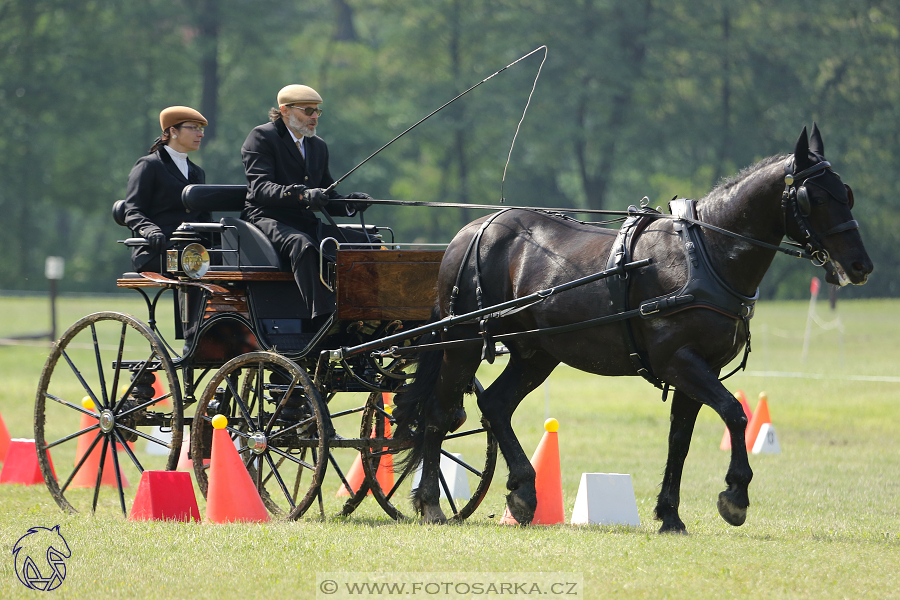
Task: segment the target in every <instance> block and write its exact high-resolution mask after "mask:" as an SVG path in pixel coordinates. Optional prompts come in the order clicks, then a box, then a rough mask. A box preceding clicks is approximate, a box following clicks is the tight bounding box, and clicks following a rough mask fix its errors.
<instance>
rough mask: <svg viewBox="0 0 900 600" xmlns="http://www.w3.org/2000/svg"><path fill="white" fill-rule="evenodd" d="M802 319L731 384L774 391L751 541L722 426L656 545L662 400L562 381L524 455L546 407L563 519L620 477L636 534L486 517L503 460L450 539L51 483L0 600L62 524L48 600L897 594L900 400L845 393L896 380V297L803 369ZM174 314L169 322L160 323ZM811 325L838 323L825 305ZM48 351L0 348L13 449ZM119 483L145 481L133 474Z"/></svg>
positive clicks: (5, 325)
mask: <svg viewBox="0 0 900 600" xmlns="http://www.w3.org/2000/svg"><path fill="white" fill-rule="evenodd" d="M807 306H808V305H807V303H805V302H791V303H761V304H760V305H759V306H758V309H757V316H756V318H755V319H754V321H753V323H752V329H753V334H754V337H753V348H754V352H753V354H752V355H751V359H750V365H749V369H748V373H739V374H738V375H735V376H734V377H733V378H732V379H731V380H729V381H728V382H727V385H728V387H729V389H732V390H738V389H741V390H743V391H744V392H745V393H746V395H747V397H748V400H749V401H750V404H751V406H752V407H755V406H756V402H757V396H758V394H759V392H761V391H765V392H767V394H768V398H769V408H770V412H771V415H772V420H773V422H774V424H775V427H776V431H777V434H778V438H779V442H780V444H781V448H782V451H783V453H782V454H781V455H777V456H771V455H768V456H767V455H762V456H751V459H750V461H751V465H752V467H753V469H754V480H753V483H752V484H751V487H750V499H751V507H750V510H749V514H748V518H747V522H746V523H745V524H744V525H743V526H742V527H739V528H734V527H730V526H729V525H727V524H725V522H724V521H722V519H721V518H720V517H719V516H718V513H717V512H716V508H715V501H716V496H717V494H718V492H719V491H721V490H722V489H723V487H724V482H723V478H724V475H725V470H726V468H727V464H728V454H727V453H725V452H722V451H720V450H719V442H720V440H721V438H722V433H723V431H724V426H723V424H722V423H721V421H720V420H719V419H718V417H717V416H716V415H715V414H714V413H713V412H712V411H711V410H710V409H708V408H704V409H703V410H701V412H700V416H699V418H698V422H697V426H696V428H695V432H694V438H693V443H692V449H691V454H690V455H689V457H688V460H687V463H686V467H685V474H684V480H683V484H682V504H681V506H682V508H681V516H682V519H683V520H684V522H685V523H686V525H687V527H688V530H689V532H690V533H691V535H689V536H686V537H685V536H677V537H673V536H659V535H657V534H656V533H655V531H656V528H657V524H656V523H655V522H654V521H652V511H653V506H654V502H655V496H656V494H657V493H658V489H659V487H658V486H659V482H660V480H661V475H662V470H663V467H664V464H665V457H666V440H667V432H668V409H669V407H668V405H663V404H662V403H661V402H660V399H659V393H658V391H656V390H655V389H654V388H652V387H650V386H649V385H648V384H646V383H644V382H643V381H642V380H640V379H639V378H599V377H593V376H589V375H586V374H583V373H580V372H577V371H574V370H573V369H570V368H567V367H560V368H559V369H557V371H556V372H554V374H553V375H552V377H551V378H550V380H549V381H548V383H547V385H546V387H542V388H540V389H538V390H537V391H535V392H534V393H533V394H532V395H531V396H529V397H528V398H526V399H525V400H524V401H523V403H522V405H521V406H520V408H519V410H518V411H517V413H516V414H515V417H514V426H515V428H516V431H517V432H518V434H519V438H520V440H521V442H522V446H523V447H524V448H525V449H526V452H528V453H529V454H530V453H531V452H532V451H533V449H534V448H535V447H536V446H537V443H538V442H539V440H540V438H541V435H542V432H543V428H542V424H543V421H544V418H545V413H546V410H547V408H546V407H547V405H549V413H550V414H551V416H554V417H556V418H558V419H559V421H560V423H561V427H560V431H559V440H560V453H561V456H562V477H563V492H564V497H565V505H566V515H567V517H569V516H571V511H572V506H573V504H574V501H575V495H576V492H577V488H578V482H579V479H580V476H581V473H583V472H615V473H630V474H631V476H632V481H633V484H634V491H635V496H636V499H637V507H638V513H639V515H640V518H641V526H640V527H636V528H631V527H573V526H557V527H531V528H508V527H502V526H499V525H497V523H496V521H497V518H496V517H495V518H490V517H489V515H492V514H493V515H496V516H497V517H499V515H500V513H501V512H502V510H503V495H504V494H503V490H504V483H505V475H506V473H505V471H506V469H505V464H504V463H503V462H502V461H501V462H500V464H499V465H498V469H497V474H496V475H495V478H494V483H493V485H492V488H491V491H490V493H489V495H488V497H487V498H486V500H485V502H484V503H483V504H482V507H481V508H480V509H479V510H478V511H477V512H476V513H475V515H473V517H472V518H471V519H470V520H468V521H467V522H465V523H463V524H461V525H455V526H446V527H436V526H421V525H418V524H415V523H395V522H393V521H391V520H389V519H387V518H386V517H385V515H384V513H383V512H382V511H381V510H380V509H379V507H378V506H377V504H376V503H375V502H374V500H372V499H368V500H366V501H365V502H364V503H363V505H362V506H361V507H360V509H359V510H358V511H357V512H356V513H354V514H353V515H352V516H351V517H350V518H348V519H345V520H335V519H330V520H328V521H325V522H316V521H310V520H306V521H303V522H272V523H269V524H265V525H211V524H205V523H204V524H190V525H188V524H176V523H129V522H126V521H124V520H123V519H122V518H121V516H116V515H115V512H114V510H111V511H110V512H109V513H106V512H104V513H103V514H101V515H98V516H94V517H92V516H89V515H83V514H79V515H74V516H69V515H64V514H62V513H61V512H60V511H59V510H58V508H57V507H56V504H55V503H54V502H53V500H52V499H51V497H50V495H49V494H48V493H47V491H46V489H45V488H44V487H43V486H33V487H21V486H2V487H0V538H2V545H3V547H4V548H5V549H6V550H5V553H6V556H7V558H6V559H0V598H25V597H31V596H32V595H33V592H30V591H28V590H26V589H25V588H24V587H23V586H22V585H21V584H20V583H19V582H18V581H17V579H16V577H15V573H14V569H13V563H12V556H11V554H10V550H11V548H12V546H13V544H14V543H15V542H16V540H17V539H18V538H19V537H20V536H21V535H23V534H24V533H25V531H26V530H27V529H28V528H29V527H32V526H43V527H52V526H53V525H56V524H59V525H60V526H61V530H62V532H63V533H64V535H65V537H66V539H67V540H68V541H69V544H70V547H71V548H72V550H73V556H72V558H71V559H70V560H69V561H68V562H67V566H68V576H67V578H66V581H65V583H64V584H63V585H62V586H61V587H60V588H59V589H57V590H56V591H55V592H54V593H55V594H56V595H57V596H59V597H72V598H82V597H85V598H86V597H116V598H186V597H191V598H229V597H263V596H265V597H267V598H309V597H313V596H314V595H315V593H316V590H315V581H316V573H317V572H319V573H321V572H336V571H383V572H387V573H388V574H390V573H405V572H410V571H414V572H422V571H426V572H433V571H443V572H452V571H465V572H476V571H488V572H500V571H503V572H510V571H518V572H534V571H541V572H564V573H581V574H583V578H584V597H587V598H606V597H623V598H722V597H736V598H762V597H766V598H864V597H866V598H869V597H870V598H891V597H900V575H898V565H900V542H898V536H900V517H898V510H897V506H898V500H900V435H898V434H897V423H898V421H900V406H898V403H897V389H898V385H897V383H895V382H891V381H881V382H879V381H859V380H853V379H852V378H859V377H860V376H879V375H881V376H884V375H887V376H895V375H896V367H895V357H896V352H895V349H896V341H897V340H898V339H900V320H898V319H897V318H896V316H895V315H896V314H897V312H898V309H900V302H898V301H887V300H877V301H853V302H842V303H841V304H840V305H839V307H838V313H837V314H838V315H840V318H841V320H842V323H843V328H844V332H843V334H841V333H840V332H839V331H837V330H830V331H825V330H822V329H820V328H818V327H814V328H813V334H814V335H813V337H812V343H811V345H810V349H809V355H808V357H807V360H806V361H805V362H803V361H801V360H800V353H801V348H802V343H803V332H804V326H805V323H806V313H807ZM98 309H102V310H121V311H126V312H132V313H133V314H135V315H138V316H141V317H142V316H143V314H144V309H143V307H142V302H141V301H140V300H139V299H136V297H135V298H130V297H128V296H125V297H121V298H120V297H103V298H78V299H72V298H66V299H63V301H62V302H61V306H60V317H59V321H60V323H62V324H63V325H62V326H61V327H60V331H61V330H62V329H64V328H65V327H66V326H67V324H69V323H71V322H73V321H75V320H76V319H77V318H79V317H81V316H83V315H84V314H87V313H89V312H91V311H94V310H98ZM170 311H171V308H170V307H168V306H166V307H164V308H163V309H162V310H161V313H162V315H163V316H162V317H161V320H162V321H163V322H168V321H169V320H170V319H169V315H170V314H171V313H170ZM819 312H820V313H821V316H822V318H823V319H825V320H831V319H833V318H834V315H832V314H830V313H829V311H828V309H827V307H826V306H825V305H824V304H823V305H820V306H819ZM0 314H3V318H2V320H0V337H4V336H10V335H21V334H25V333H30V332H33V331H41V330H45V329H49V318H48V317H49V315H48V310H47V306H46V301H44V300H40V299H33V298H0ZM46 355H47V349H46V348H44V347H38V346H29V345H19V346H0V374H2V382H3V383H2V386H0V413H2V415H3V418H4V420H5V422H6V425H7V427H8V428H9V430H10V433H11V434H12V435H13V437H33V433H32V429H31V428H32V424H31V423H32V409H33V403H34V391H35V387H36V385H37V380H38V378H39V376H40V371H41V367H42V365H43V362H44V360H45V358H46ZM499 362H501V361H498V363H499ZM501 367H502V365H500V364H498V365H495V366H493V367H490V368H484V369H483V370H482V371H481V372H480V373H479V377H480V378H482V379H483V380H484V381H490V380H491V379H492V378H493V377H495V376H496V374H497V373H498V372H499V368H501ZM771 371H777V372H791V373H797V372H802V373H811V374H815V375H817V376H819V377H821V378H820V379H809V378H786V377H776V376H773V375H772V374H771V373H768V374H766V372H771ZM142 447H143V446H142V444H141V443H140V442H139V443H138V451H139V452H142ZM60 460H62V459H60ZM128 476H129V478H131V479H132V484H133V485H134V484H136V482H137V475H136V472H135V473H133V474H132V473H131V472H129V473H128ZM329 477H330V479H329V480H328V481H326V485H325V486H324V489H325V490H326V493H325V494H324V496H325V501H326V513H328V514H334V513H335V512H337V510H338V509H339V507H340V504H341V503H340V500H338V499H335V498H333V497H332V496H333V493H334V490H336V489H337V485H336V481H337V480H336V478H334V477H333V476H331V475H329ZM133 491H134V488H133V487H132V488H131V493H133ZM198 500H199V503H200V508H201V513H202V512H203V510H204V502H203V499H202V498H198ZM312 510H315V507H314V508H313V509H312Z"/></svg>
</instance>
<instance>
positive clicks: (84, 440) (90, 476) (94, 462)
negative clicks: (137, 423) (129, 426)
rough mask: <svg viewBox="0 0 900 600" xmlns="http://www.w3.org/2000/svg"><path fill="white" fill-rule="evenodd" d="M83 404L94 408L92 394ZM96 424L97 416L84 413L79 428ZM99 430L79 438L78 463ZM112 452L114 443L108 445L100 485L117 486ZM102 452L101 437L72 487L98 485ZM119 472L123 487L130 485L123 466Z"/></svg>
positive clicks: (76, 475)
mask: <svg viewBox="0 0 900 600" xmlns="http://www.w3.org/2000/svg"><path fill="white" fill-rule="evenodd" d="M81 405H82V406H83V407H85V408H86V409H88V410H94V401H93V400H91V398H90V396H85V397H84V399H82V401H81ZM96 424H97V418H96V417H92V416H90V415H85V414H82V415H81V425H80V427H79V429H87V428H88V427H90V426H92V425H96ZM98 431H99V430H97V429H95V430H94V431H89V432H88V433H85V434H82V435H81V436H80V437H79V438H78V446H77V447H76V448H75V464H76V465H77V464H78V463H79V462H80V461H81V457H82V456H84V455H85V453H86V452H87V451H88V448H90V447H91V444H92V443H93V441H94V438H95V437H96V436H97V432H98ZM116 447H117V449H118V444H116ZM112 453H113V449H112V444H108V445H107V446H106V460H105V461H104V462H103V476H102V477H101V478H100V485H108V486H110V487H116V472H115V466H116V463H115V462H113V456H112ZM102 454H103V440H102V439H101V440H98V441H97V444H96V445H95V446H94V449H93V450H91V454H90V456H88V457H87V459H86V460H85V461H84V464H82V465H81V468H80V469H78V472H77V473H75V477H73V478H72V483H70V484H69V487H70V488H91V487H94V486H95V485H97V471H99V470H100V456H101V455H102ZM119 474H120V475H121V477H122V487H123V488H125V487H128V485H129V484H128V479H126V477H125V473H123V472H122V468H121V466H120V467H119Z"/></svg>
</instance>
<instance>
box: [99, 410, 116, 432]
mask: <svg viewBox="0 0 900 600" xmlns="http://www.w3.org/2000/svg"><path fill="white" fill-rule="evenodd" d="M115 426H116V419H115V417H114V416H113V412H112V411H111V410H109V409H107V410H104V411H103V412H101V413H100V430H101V431H102V432H103V433H109V432H110V431H112V430H113V427H115Z"/></svg>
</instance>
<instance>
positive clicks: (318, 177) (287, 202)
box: [241, 119, 348, 236]
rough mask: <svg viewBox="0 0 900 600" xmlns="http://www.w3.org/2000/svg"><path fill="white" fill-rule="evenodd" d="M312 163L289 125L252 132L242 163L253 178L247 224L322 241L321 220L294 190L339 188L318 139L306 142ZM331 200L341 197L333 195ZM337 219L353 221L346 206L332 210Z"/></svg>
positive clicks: (276, 123)
mask: <svg viewBox="0 0 900 600" xmlns="http://www.w3.org/2000/svg"><path fill="white" fill-rule="evenodd" d="M304 143H305V150H306V158H305V159H304V158H303V155H302V154H300V150H299V149H298V148H297V145H296V144H295V143H294V140H293V138H292V137H291V133H290V132H289V131H288V129H287V126H286V125H285V124H284V121H282V120H281V119H278V120H276V121H274V122H272V123H266V124H265V125H260V126H259V127H256V128H254V129H253V131H251V132H250V135H248V136H247V139H246V141H244V145H243V146H242V147H241V160H243V162H244V171H245V173H246V174H247V201H246V203H245V204H244V212H243V213H242V214H241V218H243V219H245V220H247V221H250V222H255V221H257V220H258V219H260V218H269V219H274V220H276V221H279V222H280V223H284V224H285V225H288V226H290V227H293V228H294V229H298V230H300V231H303V232H305V233H308V234H310V235H313V236H316V235H317V232H318V226H319V219H318V217H316V214H315V212H313V211H311V210H309V209H308V208H304V207H303V206H302V202H301V198H298V197H297V193H296V192H291V190H290V186H292V185H295V184H299V185H304V186H306V187H308V188H327V187H328V186H329V185H331V184H332V183H334V179H333V178H332V177H331V172H330V171H329V170H328V146H327V145H326V144H325V141H324V140H323V139H322V138H320V137H318V136H315V137H311V138H306V140H305V142H304ZM329 196H330V197H331V198H340V197H341V196H340V195H339V194H337V193H335V192H334V191H333V190H332V192H331V193H330V194H329ZM327 210H328V213H329V214H331V215H334V216H342V217H345V216H348V212H347V209H346V205H345V204H344V203H338V202H335V203H332V204H329V205H328V207H327Z"/></svg>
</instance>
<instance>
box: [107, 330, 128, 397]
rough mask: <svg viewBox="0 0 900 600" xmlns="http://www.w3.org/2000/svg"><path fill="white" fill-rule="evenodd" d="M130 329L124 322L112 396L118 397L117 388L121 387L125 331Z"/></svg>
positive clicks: (111, 390) (117, 354)
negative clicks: (120, 376)
mask: <svg viewBox="0 0 900 600" xmlns="http://www.w3.org/2000/svg"><path fill="white" fill-rule="evenodd" d="M127 331H128V326H127V325H126V324H125V323H122V335H120V336H119V350H118V352H117V353H116V372H115V373H114V374H113V384H112V389H110V392H112V397H113V398H115V397H116V390H117V389H118V388H119V374H120V373H121V372H122V354H123V353H124V352H125V333H126V332H127Z"/></svg>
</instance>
